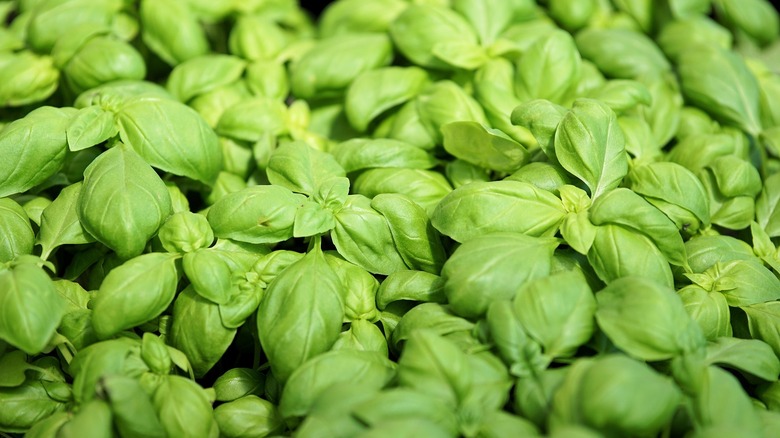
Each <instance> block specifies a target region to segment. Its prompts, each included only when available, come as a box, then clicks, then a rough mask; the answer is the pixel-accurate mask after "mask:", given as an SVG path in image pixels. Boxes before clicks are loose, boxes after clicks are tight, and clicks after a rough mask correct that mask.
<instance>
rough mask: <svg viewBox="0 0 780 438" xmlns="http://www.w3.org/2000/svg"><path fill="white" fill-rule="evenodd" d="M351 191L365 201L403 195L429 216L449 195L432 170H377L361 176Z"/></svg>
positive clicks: (444, 181) (444, 182)
mask: <svg viewBox="0 0 780 438" xmlns="http://www.w3.org/2000/svg"><path fill="white" fill-rule="evenodd" d="M352 191H353V192H354V193H358V194H361V195H363V196H366V197H369V198H373V197H374V196H377V195H380V194H383V193H396V194H401V195H406V196H407V197H409V198H410V199H412V200H413V201H414V202H416V203H417V204H419V205H420V206H421V207H423V208H424V209H425V210H426V211H428V212H430V211H432V210H433V209H434V208H435V207H436V205H438V204H439V202H440V201H441V200H442V198H444V197H445V196H446V195H447V194H448V193H450V192H451V191H452V186H450V183H449V182H448V181H447V179H446V178H444V176H443V175H442V174H441V173H439V172H435V171H433V170H423V169H403V168H402V169H397V168H377V169H369V170H366V171H365V172H363V173H361V174H360V176H358V177H357V178H356V179H355V182H354V184H353V185H352Z"/></svg>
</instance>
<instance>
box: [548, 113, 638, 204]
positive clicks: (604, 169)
mask: <svg viewBox="0 0 780 438" xmlns="http://www.w3.org/2000/svg"><path fill="white" fill-rule="evenodd" d="M554 142H555V143H554V144H555V156H556V158H557V159H558V162H559V163H561V166H563V167H564V168H565V169H566V170H568V171H569V172H571V173H572V174H573V175H574V176H576V177H577V178H579V179H580V180H582V181H583V182H584V183H585V184H587V186H588V188H589V189H590V195H591V198H593V199H596V198H598V197H599V196H601V195H602V194H604V193H605V192H607V191H609V190H611V189H613V188H615V187H617V186H618V185H619V184H620V182H621V181H622V179H623V177H624V176H625V175H626V174H627V173H628V157H627V155H626V151H625V138H624V137H623V132H622V131H621V130H620V126H619V125H618V123H617V117H616V116H615V113H614V112H613V111H612V110H611V109H609V107H608V106H606V105H605V104H603V103H601V102H598V101H595V100H589V99H579V100H577V101H575V102H574V106H573V107H572V109H571V111H569V112H568V113H567V114H566V115H565V116H564V117H563V120H561V123H560V124H559V125H558V127H557V128H556V130H555V140H554Z"/></svg>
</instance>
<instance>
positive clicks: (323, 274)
mask: <svg viewBox="0 0 780 438" xmlns="http://www.w3.org/2000/svg"><path fill="white" fill-rule="evenodd" d="M340 285H341V282H340V281H339V278H338V276H337V275H336V273H335V272H334V271H333V269H332V268H331V267H330V266H329V265H328V263H327V261H326V260H325V258H324V256H323V254H322V252H321V251H320V250H319V249H315V250H314V251H312V252H309V253H308V254H306V255H305V256H304V257H303V258H302V259H300V260H299V261H297V262H295V263H293V264H291V265H290V266H289V267H287V269H285V270H284V271H282V272H281V273H280V274H279V275H278V276H277V277H276V278H275V279H274V280H273V281H272V282H271V284H270V285H269V286H268V289H267V290H266V292H265V297H264V298H263V301H262V302H261V303H260V308H259V309H258V310H257V331H258V336H259V338H260V344H261V345H262V346H263V351H264V352H265V354H266V356H267V357H268V361H269V362H270V364H271V370H272V371H273V373H274V377H276V378H277V379H278V380H279V381H281V382H284V381H286V380H288V379H289V377H290V375H291V374H292V373H293V372H294V371H295V370H296V369H298V368H299V367H300V366H301V365H303V364H304V363H305V362H306V361H307V360H309V359H311V358H312V357H314V356H316V355H318V354H320V353H323V352H325V351H327V350H329V349H330V347H331V346H332V345H333V343H334V342H336V339H337V338H338V335H339V332H340V331H341V322H342V320H343V319H344V305H343V303H342V301H341V297H340V295H339V290H340V287H341V286H340ZM300 315H310V317H309V318H306V319H305V320H303V321H302V320H300Z"/></svg>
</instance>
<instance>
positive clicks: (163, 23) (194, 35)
mask: <svg viewBox="0 0 780 438" xmlns="http://www.w3.org/2000/svg"><path fill="white" fill-rule="evenodd" d="M139 12H140V20H141V23H142V26H141V29H142V30H141V38H142V39H143V41H144V43H145V44H146V45H147V46H149V49H151V50H152V52H154V53H155V54H156V55H157V56H159V57H160V58H161V59H162V60H163V61H165V62H166V63H167V64H169V65H176V64H179V63H181V62H183V61H186V60H188V59H191V58H195V57H197V56H201V55H205V54H206V53H208V51H209V43H208V40H207V39H206V33H205V31H204V29H203V28H202V27H201V25H200V23H198V21H197V18H196V16H195V14H194V13H193V11H192V10H191V9H190V6H189V3H179V2H177V1H172V0H163V1H151V0H144V1H142V2H141V5H140V11H139Z"/></svg>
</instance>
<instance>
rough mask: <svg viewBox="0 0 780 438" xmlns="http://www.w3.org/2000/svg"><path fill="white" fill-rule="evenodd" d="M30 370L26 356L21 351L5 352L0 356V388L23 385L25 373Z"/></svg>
mask: <svg viewBox="0 0 780 438" xmlns="http://www.w3.org/2000/svg"><path fill="white" fill-rule="evenodd" d="M28 369H30V365H28V364H27V355H26V354H25V353H24V351H22V350H14V351H11V352H6V353H4V354H3V355H2V356H0V388H9V387H10V388H13V387H16V386H20V385H22V384H23V383H24V381H25V379H26V376H25V375H24V373H25V371H27V370H28Z"/></svg>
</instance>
